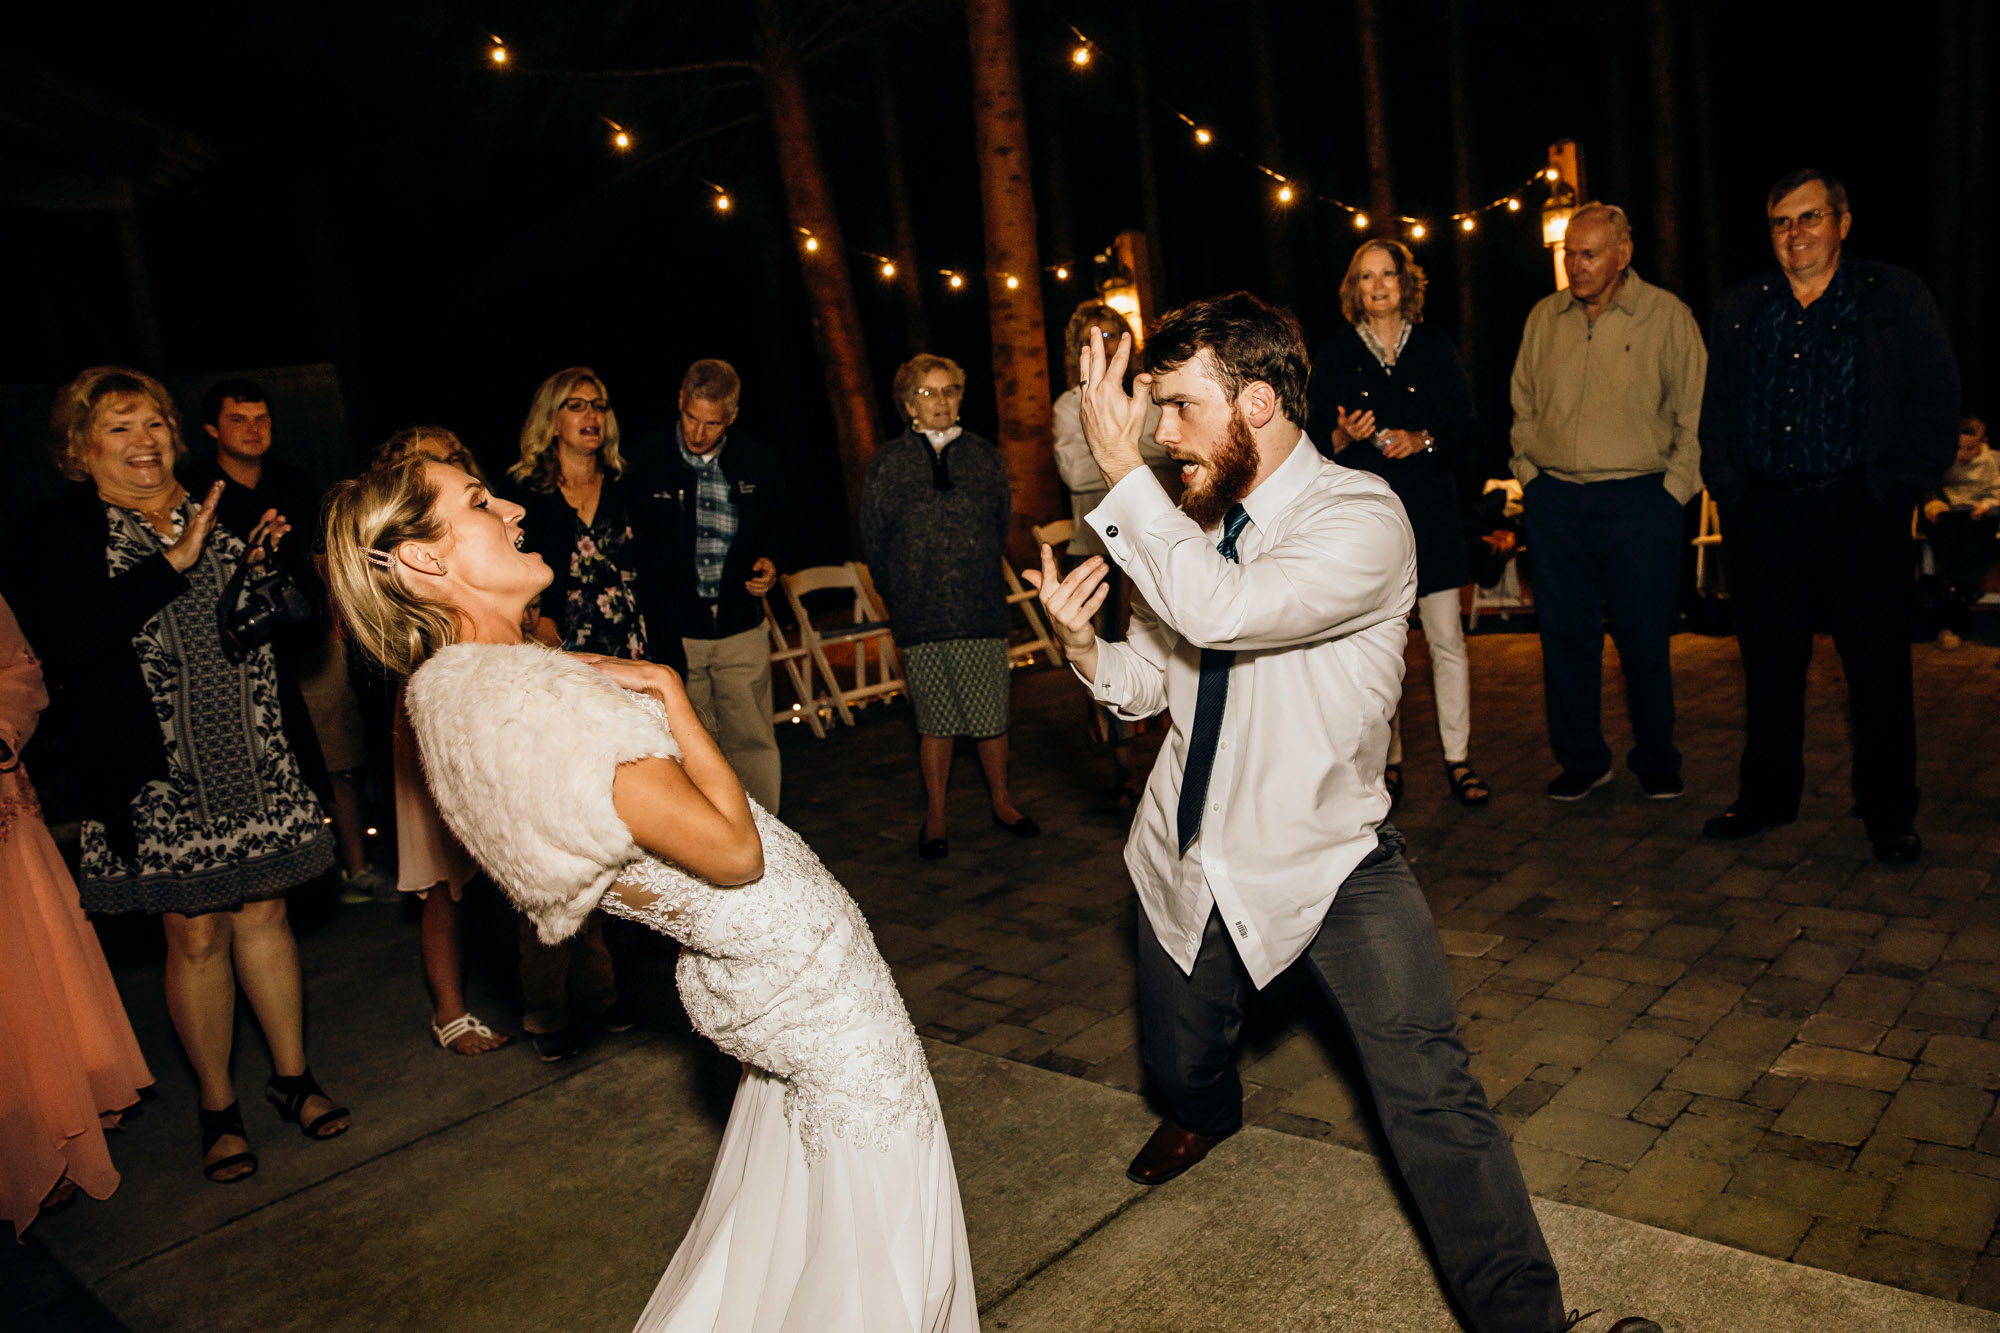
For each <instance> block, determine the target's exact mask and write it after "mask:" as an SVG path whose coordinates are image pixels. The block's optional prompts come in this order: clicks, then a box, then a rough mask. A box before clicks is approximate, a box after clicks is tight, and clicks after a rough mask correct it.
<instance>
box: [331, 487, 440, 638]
mask: <svg viewBox="0 0 2000 1333" xmlns="http://www.w3.org/2000/svg"><path fill="white" fill-rule="evenodd" d="M435 461H436V460H435V459H431V458H427V457H425V456H424V455H422V454H412V455H409V456H407V457H403V458H398V459H395V460H393V461H383V460H380V459H378V460H377V461H376V462H374V463H372V464H370V465H369V468H368V470H367V471H366V472H363V473H362V474H361V475H360V476H358V477H352V478H350V479H348V480H347V481H343V482H340V483H339V484H337V485H336V486H334V488H333V489H332V490H330V491H328V492H327V496H326V509H325V513H326V576H327V586H328V590H329V591H330V592H331V593H332V594H333V604H334V606H335V607H336V608H338V609H339V611H340V619H341V623H342V624H344V625H345V626H346V627H347V633H348V634H349V635H350V636H351V637H352V638H353V640H354V642H355V643H357V644H359V645H360V646H361V650H362V651H363V652H365V653H367V654H368V655H369V656H370V657H372V658H374V659H375V660H376V661H377V662H380V663H381V664H382V665H383V666H384V667H386V668H388V669H389V670H390V671H391V672H393V673H394V674H396V675H398V676H407V675H409V674H410V673H411V672H413V671H415V670H416V669H417V668H418V667H420V666H422V665H423V664H424V663H425V662H427V661H429V660H430V658H431V656H432V655H433V654H435V653H436V652H438V651H439V650H440V649H443V648H448V647H450V646H451V645H452V644H454V643H456V642H458V632H459V631H458V613H457V612H456V611H454V610H452V608H451V607H449V606H447V605H446V604H444V603H443V602H439V601H433V600H432V599H431V598H428V597H419V596H418V595H417V594H416V593H415V592H413V591H412V590H411V589H410V585H409V584H408V583H407V582H405V581H404V578H403V571H402V566H401V565H400V563H399V562H398V561H397V559H396V550H397V548H398V547H400V546H401V545H402V544H403V543H404V542H439V541H443V540H444V539H445V537H446V536H447V535H448V534H449V533H450V531H451V527H450V525H449V524H448V523H446V522H445V521H444V519H443V518H441V517H440V516H439V515H438V513H437V498H438V497H437V488H436V487H435V486H433V485H432V484H431V483H430V481H429V479H428V478H427V477H425V475H424V465H425V464H427V463H432V462H435Z"/></svg>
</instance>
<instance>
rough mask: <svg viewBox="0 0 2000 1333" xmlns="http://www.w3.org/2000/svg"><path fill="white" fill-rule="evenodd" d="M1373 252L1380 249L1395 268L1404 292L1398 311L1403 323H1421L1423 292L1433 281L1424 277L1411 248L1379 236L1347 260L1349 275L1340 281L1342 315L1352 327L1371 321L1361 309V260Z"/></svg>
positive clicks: (1363, 243) (1363, 245) (1362, 246)
mask: <svg viewBox="0 0 2000 1333" xmlns="http://www.w3.org/2000/svg"><path fill="white" fill-rule="evenodd" d="M1371 250H1380V251H1381V252H1382V253H1383V254H1385V255H1387V256H1389V262H1390V263H1392V264H1394V265H1395V266H1396V282H1397V285H1398V286H1399V287H1400V288H1401V289H1402V300H1401V303H1400V304H1399V305H1398V307H1397V309H1398V312H1399V313H1400V314H1401V315H1402V317H1403V322H1404V323H1406V324H1418V323H1421V322H1422V321H1423V318H1424V289H1425V288H1426V287H1428V286H1430V279H1429V278H1427V277H1425V276H1424V271H1423V269H1422V268H1420V267H1419V266H1418V264H1417V257H1416V256H1415V255H1413V254H1411V253H1410V247H1409V246H1407V245H1404V244H1403V243H1402V242H1401V241H1392V240H1388V239H1386V238H1384V237H1379V236H1378V237H1376V238H1375V239H1374V240H1371V241H1363V242H1362V243H1361V248H1360V249H1358V250H1356V251H1355V252H1354V258H1352V259H1350V260H1348V261H1347V276H1345V277H1343V278H1342V279H1341V280H1340V313H1341V314H1342V315H1345V316H1346V317H1347V322H1348V323H1349V324H1359V323H1361V321H1363V320H1364V319H1367V318H1368V312H1367V311H1365V310H1363V309H1362V308H1361V261H1362V260H1364V259H1366V258H1367V257H1368V252H1369V251H1371Z"/></svg>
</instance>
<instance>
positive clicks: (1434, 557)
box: [1309, 240, 1491, 806]
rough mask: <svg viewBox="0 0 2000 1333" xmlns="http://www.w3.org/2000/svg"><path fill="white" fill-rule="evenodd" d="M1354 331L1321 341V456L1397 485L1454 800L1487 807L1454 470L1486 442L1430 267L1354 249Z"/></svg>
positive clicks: (1394, 793)
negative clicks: (1443, 326) (1412, 536)
mask: <svg viewBox="0 0 2000 1333" xmlns="http://www.w3.org/2000/svg"><path fill="white" fill-rule="evenodd" d="M1340 308H1341V312H1342V313H1343V314H1345V315H1346V316H1347V319H1348V322H1349V323H1351V324H1352V325H1353V326H1354V327H1353V328H1351V329H1349V330H1348V331H1346V332H1344V333H1338V334H1335V335H1334V336H1333V337H1331V338H1328V339H1327V340H1326V341H1325V342H1324V343H1322V344H1321V345H1320V349H1319V354H1318V355H1317V356H1315V357H1314V358H1313V376H1312V390H1311V396H1310V402H1309V407H1310V411H1311V417H1312V433H1313V435H1314V436H1315V438H1316V439H1317V440H1318V442H1319V448H1320V451H1321V452H1322V453H1325V454H1326V455H1327V456H1328V457H1330V458H1333V459H1336V460H1337V461H1339V462H1340V463H1342V464H1343V465H1345V466H1347V467H1352V468H1359V469H1361V470H1363V471H1366V472H1373V473H1375V474H1376V475H1377V476H1379V477H1381V478H1382V479H1383V480H1384V481H1386V482H1388V483H1389V485H1390V487H1391V488H1393V489H1394V490H1395V492H1396V496H1397V498H1398V499H1400V500H1402V502H1403V509H1404V510H1405V512H1407V513H1408V514H1409V516H1410V527H1411V528H1412V529H1413V530H1414V531H1415V533H1416V538H1417V615H1418V618H1419V619H1420V620H1421V621H1422V623H1423V629H1424V641H1425V642H1426V643H1427V644H1429V645H1430V655H1431V683H1432V692H1433V693H1434V694H1435V696H1436V698H1437V715H1438V739H1439V740H1440V741H1441V742H1442V743H1443V746H1444V762H1445V776H1446V778H1447V780H1449V781H1450V783H1451V790H1452V794H1453V795H1454V796H1456V797H1457V798H1458V799H1459V801H1461V802H1462V803H1464V804H1466V805H1471V806H1479V805H1484V804H1486V802H1487V800H1488V798H1489V797H1490V795H1491V792H1490V791H1489V790H1488V788H1487V786H1486V783H1485V782H1484V781H1483V780H1482V779H1481V778H1480V776H1479V774H1478V773H1476V772H1474V771H1473V768H1472V765H1471V763H1470V762H1469V761H1468V756H1469V751H1470V746H1471V743H1472V697H1471V696H1472V679H1471V674H1470V671H1469V669H1468V664H1467V660H1466V654H1465V628H1464V625H1463V623H1462V622H1461V621H1460V619H1459V609H1458V608H1459V601H1458V590H1459V589H1460V588H1462V587H1464V586H1465V585H1466V584H1467V583H1468V582H1470V581H1471V580H1470V577H1469V575H1468V574H1467V572H1466V565H1465V538H1464V534H1463V533H1462V532H1461V531H1460V523H1459V514H1458V491H1457V485H1456V482H1455V481H1454V479H1453V476H1452V465H1453V463H1454V462H1455V461H1456V460H1457V459H1458V458H1459V457H1461V456H1462V455H1465V454H1468V453H1471V452H1473V451H1474V450H1475V449H1476V448H1477V446H1478V439H1479V421H1478V418H1477V417H1476V416H1474V414H1473V410H1472V392H1471V390H1470V389H1469V388H1468V387H1467V385H1466V382H1465V372H1464V370H1463V369H1461V368H1460V366H1459V364H1458V354H1457V353H1456V352H1454V351H1453V350H1452V346H1451V340H1450V339H1449V338H1447V337H1445V335H1444V334H1442V333H1440V332H1438V331H1437V330H1436V329H1433V328H1431V327H1430V326H1429V325H1426V324H1424V323H1422V322H1421V320H1422V319H1423V310H1424V271H1423V270H1422V269H1421V268H1418V267H1417V263H1416V260H1415V259H1414V258H1413V257H1412V256H1411V254H1410V251H1409V247H1408V246H1405V245H1404V244H1403V243H1402V242H1400V241H1388V240H1372V241H1368V242H1366V243H1364V244H1363V245H1362V247H1361V248H1360V249H1359V250H1356V251H1355V252H1354V258H1353V259H1352V260H1351V261H1350V262H1349V263H1348V265H1347V276H1346V277H1345V278H1343V279H1342V280H1341V283H1340ZM1386 776H1387V779H1388V786H1389V794H1390V797H1391V799H1394V798H1396V797H1399V796H1400V795H1401V794H1402V790H1403V735H1402V726H1401V715H1400V714H1398V717H1397V725H1396V727H1395V729H1394V730H1393V731H1392V732H1391V735H1390V741H1389V760H1388V771H1387V774H1386Z"/></svg>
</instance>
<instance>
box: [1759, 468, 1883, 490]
mask: <svg viewBox="0 0 2000 1333" xmlns="http://www.w3.org/2000/svg"><path fill="white" fill-rule="evenodd" d="M1867 475H1868V469H1867V467H1866V466H1865V465H1864V466H1862V467H1851V468H1849V469H1847V471H1845V472H1835V473H1831V474H1829V475H1827V476H1823V477H1773V476H1769V475H1767V474H1765V473H1762V472H1752V473H1751V474H1750V484H1751V485H1752V486H1761V487H1763V488H1764V489H1765V490H1768V491H1776V492H1778V494H1780V495H1814V494H1817V493H1818V492H1820V491H1823V490H1826V489H1828V488H1829V487H1832V486H1838V485H1839V484H1840V483H1841V482H1843V481H1858V480H1860V479H1861V478H1863V477H1866V476H1867Z"/></svg>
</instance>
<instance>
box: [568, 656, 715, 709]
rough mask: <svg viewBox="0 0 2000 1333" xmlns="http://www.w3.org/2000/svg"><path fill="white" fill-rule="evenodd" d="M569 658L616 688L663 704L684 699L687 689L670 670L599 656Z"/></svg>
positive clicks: (659, 666) (638, 662) (645, 663)
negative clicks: (602, 676) (580, 663)
mask: <svg viewBox="0 0 2000 1333" xmlns="http://www.w3.org/2000/svg"><path fill="white" fill-rule="evenodd" d="M570 656H571V657H574V658H575V659H576V660H577V661H579V662H582V663H583V664H585V665H586V666H590V667H594V668H596V669H597V670H599V671H601V672H603V673H604V674H605V675H607V676H609V677H610V678H611V681H612V683H613V684H615V685H617V686H619V687H620V688H622V689H627V690H634V691H636V692H638V693H640V694H650V695H653V696H654V697H655V698H657V699H658V700H659V701H660V702H661V703H663V704H666V703H675V702H678V701H679V700H684V699H686V698H687V687H686V686H685V685H684V684H682V682H681V678H680V676H679V674H678V673H676V672H675V671H674V669H673V668H672V667H668V666H661V665H660V664H659V663H657V662H640V661H635V660H632V659H630V658H624V657H606V656H604V655H603V654H602V653H571V654H570Z"/></svg>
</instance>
